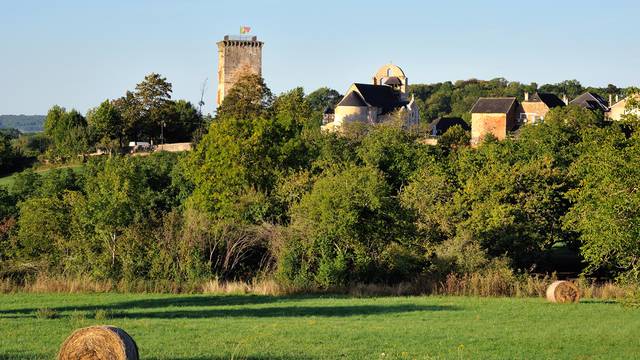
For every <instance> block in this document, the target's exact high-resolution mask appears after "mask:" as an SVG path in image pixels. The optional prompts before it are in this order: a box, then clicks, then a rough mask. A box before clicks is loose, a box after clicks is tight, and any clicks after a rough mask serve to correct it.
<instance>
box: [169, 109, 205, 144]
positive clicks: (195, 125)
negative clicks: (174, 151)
mask: <svg viewBox="0 0 640 360" xmlns="http://www.w3.org/2000/svg"><path fill="white" fill-rule="evenodd" d="M163 126H164V139H165V141H166V142H189V141H192V140H193V135H194V133H195V132H196V131H197V130H199V129H200V128H201V127H203V126H204V119H203V118H202V115H201V114H200V113H199V112H198V110H197V109H196V108H195V107H194V106H193V105H192V104H191V103H190V102H188V101H185V100H178V101H175V102H172V103H171V106H170V109H169V111H168V116H167V118H166V119H165V120H164V125H163Z"/></svg>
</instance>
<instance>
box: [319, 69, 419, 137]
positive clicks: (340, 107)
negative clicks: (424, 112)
mask: <svg viewBox="0 0 640 360" xmlns="http://www.w3.org/2000/svg"><path fill="white" fill-rule="evenodd" d="M408 86H409V79H408V78H407V76H406V75H405V73H404V71H402V69H400V67H398V66H397V65H393V64H387V65H385V66H383V67H381V68H380V70H378V72H377V73H376V74H375V75H374V77H373V84H362V83H355V84H352V85H351V86H350V87H349V89H348V90H347V92H346V94H345V95H344V97H343V98H342V100H340V102H339V103H338V104H337V105H336V107H335V109H334V110H333V114H330V111H327V112H325V119H326V120H325V123H324V124H323V125H322V129H323V130H326V131H338V130H340V127H342V126H343V125H344V124H346V123H352V122H361V123H366V124H379V123H382V122H385V121H387V120H389V119H391V118H392V115H393V114H400V115H401V116H402V117H403V118H404V119H405V123H406V125H413V124H417V123H418V122H419V121H420V113H419V112H418V107H417V105H416V104H415V101H414V98H413V96H412V97H411V98H409V95H408V92H407V91H408Z"/></svg>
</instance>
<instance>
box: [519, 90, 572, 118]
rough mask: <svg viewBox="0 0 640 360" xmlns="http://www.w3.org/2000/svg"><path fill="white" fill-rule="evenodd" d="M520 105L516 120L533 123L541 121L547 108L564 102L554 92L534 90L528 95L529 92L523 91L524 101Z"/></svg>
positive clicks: (560, 105)
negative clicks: (520, 110)
mask: <svg viewBox="0 0 640 360" xmlns="http://www.w3.org/2000/svg"><path fill="white" fill-rule="evenodd" d="M520 105H521V107H522V112H521V113H520V117H519V119H518V120H519V121H520V122H521V123H522V124H535V123H538V122H542V121H543V120H544V118H545V116H547V113H548V112H549V110H551V109H553V108H556V107H562V106H565V105H566V104H565V102H564V101H562V100H560V98H558V97H557V96H556V95H554V94H549V93H541V92H536V93H534V94H533V95H532V96H529V93H528V92H525V93H524V101H523V102H522V103H520Z"/></svg>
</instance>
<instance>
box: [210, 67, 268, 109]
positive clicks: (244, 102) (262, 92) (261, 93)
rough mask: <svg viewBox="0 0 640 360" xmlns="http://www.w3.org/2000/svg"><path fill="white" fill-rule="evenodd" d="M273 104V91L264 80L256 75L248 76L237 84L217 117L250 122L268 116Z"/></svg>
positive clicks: (227, 96) (226, 98)
mask: <svg viewBox="0 0 640 360" xmlns="http://www.w3.org/2000/svg"><path fill="white" fill-rule="evenodd" d="M272 103H273V95H272V94H271V90H269V88H268V87H267V85H266V84H265V83H264V80H263V79H262V78H261V77H260V76H258V75H254V74H248V75H245V76H243V77H241V78H240V79H238V81H237V82H236V83H235V85H234V86H233V87H232V88H231V90H230V91H229V93H228V94H227V95H226V96H225V98H224V101H223V102H222V104H221V105H220V107H219V108H218V111H217V117H218V118H219V119H221V118H235V119H238V120H250V119H252V118H255V117H265V116H268V114H267V112H268V110H269V108H270V107H271V104H272Z"/></svg>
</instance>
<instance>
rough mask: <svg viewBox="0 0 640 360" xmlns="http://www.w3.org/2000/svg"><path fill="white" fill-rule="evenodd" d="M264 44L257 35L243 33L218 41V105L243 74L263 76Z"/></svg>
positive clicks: (227, 36)
mask: <svg viewBox="0 0 640 360" xmlns="http://www.w3.org/2000/svg"><path fill="white" fill-rule="evenodd" d="M263 45H264V43H263V42H261V41H258V37H257V36H243V35H240V36H237V35H226V36H225V37H224V38H223V40H222V41H220V42H218V96H217V101H216V103H217V105H218V106H220V105H221V104H222V101H223V100H224V98H225V96H226V95H227V94H228V93H229V91H230V90H231V88H232V87H233V85H235V83H236V82H237V81H238V80H239V79H240V78H241V77H242V76H245V75H247V74H255V75H258V76H262V46H263Z"/></svg>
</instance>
